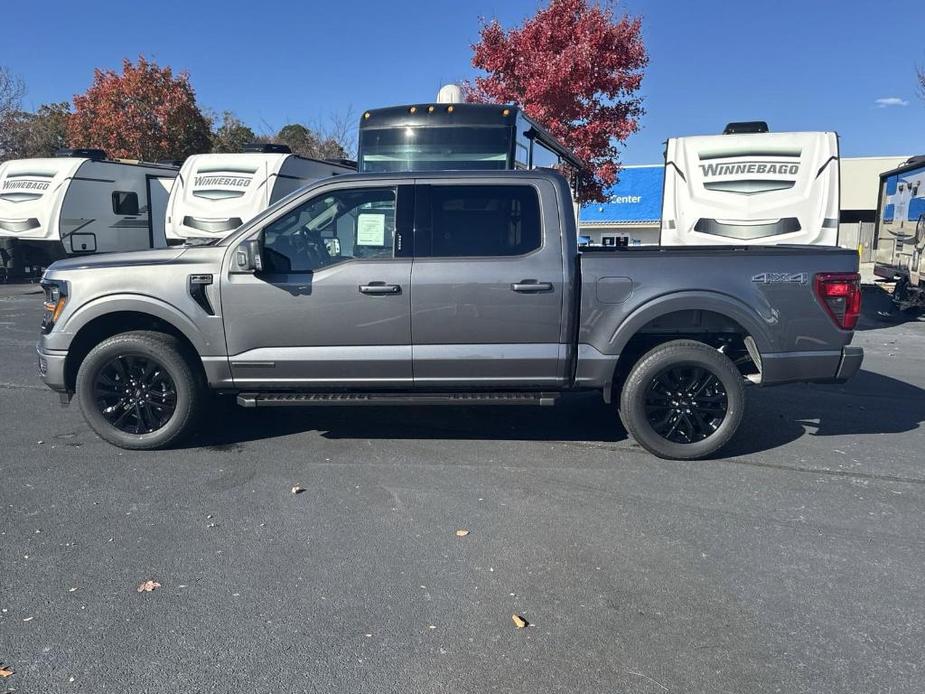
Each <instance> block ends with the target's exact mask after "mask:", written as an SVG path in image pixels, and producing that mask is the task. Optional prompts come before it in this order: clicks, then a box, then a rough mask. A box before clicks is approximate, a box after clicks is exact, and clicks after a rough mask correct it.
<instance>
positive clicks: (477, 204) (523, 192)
mask: <svg viewBox="0 0 925 694" xmlns="http://www.w3.org/2000/svg"><path fill="white" fill-rule="evenodd" d="M422 193H423V194H422V195H421V198H422V199H423V203H422V208H423V209H419V210H418V214H419V215H421V218H420V220H419V221H420V224H419V226H420V227H423V228H427V227H429V228H430V231H431V233H430V238H429V239H423V241H424V247H423V248H422V249H421V252H420V253H419V251H418V247H417V242H415V255H429V256H432V257H437V258H439V257H443V258H453V257H489V256H514V255H524V254H525V253H530V252H531V251H535V250H536V249H538V248H539V247H540V246H541V245H542V228H541V225H540V206H539V199H538V197H537V194H536V190H535V189H534V188H533V187H532V186H423V190H422ZM428 197H429V198H430V199H429V201H428V200H427V198H428ZM415 198H416V203H415V204H416V206H417V204H418V202H417V199H418V196H417V195H416V196H415ZM428 245H429V248H427V246H428Z"/></svg>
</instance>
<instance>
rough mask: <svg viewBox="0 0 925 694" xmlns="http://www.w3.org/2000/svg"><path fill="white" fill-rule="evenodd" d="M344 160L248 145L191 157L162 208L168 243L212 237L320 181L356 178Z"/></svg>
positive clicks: (267, 146) (280, 146) (266, 146)
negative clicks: (348, 175)
mask: <svg viewBox="0 0 925 694" xmlns="http://www.w3.org/2000/svg"><path fill="white" fill-rule="evenodd" d="M355 172H356V166H355V165H353V164H352V162H347V161H346V160H338V161H327V160H319V159H308V158H306V157H301V156H298V155H296V154H293V153H292V150H290V149H289V147H287V146H285V145H274V144H256V145H247V146H245V148H244V151H243V152H237V153H231V154H194V155H193V156H191V157H188V158H187V159H186V161H185V162H184V163H183V167H182V168H181V169H180V174H179V176H178V177H177V182H176V185H174V187H173V189H172V190H171V192H170V201H169V202H168V203H167V220H166V225H167V242H168V243H169V244H171V245H175V244H181V243H183V242H184V241H185V240H186V239H189V238H216V237H219V236H222V235H224V234H227V233H228V232H229V231H232V230H234V229H237V228H238V227H239V226H241V224H243V223H244V222H246V221H247V220H248V219H250V218H251V217H253V216H255V215H256V214H257V213H259V212H262V211H263V210H265V209H266V208H267V207H269V206H270V205H272V204H273V203H275V202H276V201H277V200H279V199H281V198H284V197H285V196H287V195H289V193H292V192H294V191H296V190H298V189H299V188H302V187H303V186H306V185H308V184H309V183H312V182H314V181H317V180H318V179H321V178H327V177H329V176H337V175H339V174H345V173H355Z"/></svg>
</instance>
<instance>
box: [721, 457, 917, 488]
mask: <svg viewBox="0 0 925 694" xmlns="http://www.w3.org/2000/svg"><path fill="white" fill-rule="evenodd" d="M714 462H717V463H730V464H732V465H751V466H753V467H764V468H770V469H772V470H787V471H790V472H808V473H810V474H813V475H831V476H832V477H848V478H852V479H860V480H876V481H878V482H902V483H903V484H925V479H919V478H916V477H899V476H897V475H877V474H874V473H870V472H851V471H850V470H820V469H819V468H811V467H800V466H798V465H781V464H780V463H761V462H758V461H757V460H742V459H738V458H731V459H728V460H717V461H714Z"/></svg>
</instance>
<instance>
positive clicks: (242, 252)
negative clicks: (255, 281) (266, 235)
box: [234, 233, 263, 273]
mask: <svg viewBox="0 0 925 694" xmlns="http://www.w3.org/2000/svg"><path fill="white" fill-rule="evenodd" d="M262 270H263V234H262V233H261V234H258V235H257V236H255V237H254V238H250V239H247V240H246V241H243V242H242V243H241V245H239V246H238V248H237V250H236V251H235V252H234V272H249V273H258V272H260V271H262Z"/></svg>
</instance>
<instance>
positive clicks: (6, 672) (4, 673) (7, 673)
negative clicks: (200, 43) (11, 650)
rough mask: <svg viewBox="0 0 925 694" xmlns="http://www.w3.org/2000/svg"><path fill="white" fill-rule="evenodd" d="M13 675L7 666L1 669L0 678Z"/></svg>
mask: <svg viewBox="0 0 925 694" xmlns="http://www.w3.org/2000/svg"><path fill="white" fill-rule="evenodd" d="M12 674H13V671H12V670H10V669H9V668H8V667H6V666H3V667H0V677H9V676H10V675H12Z"/></svg>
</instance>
